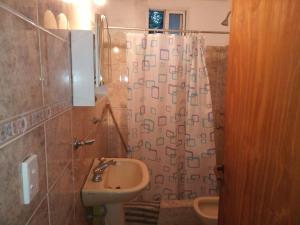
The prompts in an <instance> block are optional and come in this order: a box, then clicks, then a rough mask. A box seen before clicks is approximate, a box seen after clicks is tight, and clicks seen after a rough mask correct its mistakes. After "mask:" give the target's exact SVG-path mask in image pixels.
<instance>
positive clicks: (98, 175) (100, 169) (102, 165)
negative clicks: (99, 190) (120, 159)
mask: <svg viewBox="0 0 300 225" xmlns="http://www.w3.org/2000/svg"><path fill="white" fill-rule="evenodd" d="M116 163H117V162H116V160H113V159H111V160H109V161H107V162H105V158H101V159H100V162H99V164H98V165H97V166H96V167H95V168H94V170H93V172H94V175H93V181H94V182H100V181H102V175H103V173H104V171H105V169H106V168H108V167H109V166H111V165H116Z"/></svg>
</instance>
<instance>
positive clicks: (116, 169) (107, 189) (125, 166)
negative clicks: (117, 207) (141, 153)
mask: <svg viewBox="0 0 300 225" xmlns="http://www.w3.org/2000/svg"><path fill="white" fill-rule="evenodd" d="M111 159H113V160H115V161H116V162H117V163H116V165H111V166H109V167H108V168H107V169H106V170H105V171H104V173H103V176H102V181H101V182H94V181H92V178H93V169H94V168H95V167H96V166H97V165H98V164H99V160H98V159H95V160H94V163H93V166H92V168H91V170H90V173H89V175H88V177H87V180H86V182H85V184H84V186H83V188H82V191H81V194H82V200H83V204H84V205H85V206H100V205H104V204H112V203H122V202H126V201H129V200H131V199H133V198H134V197H136V196H137V195H138V194H139V193H140V192H141V191H142V190H143V189H145V187H146V186H147V185H148V183H149V173H148V168H147V166H146V165H145V164H144V163H143V162H142V161H139V160H136V159H127V158H107V159H106V161H108V160H111Z"/></svg>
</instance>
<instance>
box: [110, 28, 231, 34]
mask: <svg viewBox="0 0 300 225" xmlns="http://www.w3.org/2000/svg"><path fill="white" fill-rule="evenodd" d="M104 29H113V30H135V31H144V32H146V31H153V32H171V33H194V34H199V33H201V34H229V32H228V31H208V30H203V31H198V30H171V29H149V28H137V27H114V26H109V27H104Z"/></svg>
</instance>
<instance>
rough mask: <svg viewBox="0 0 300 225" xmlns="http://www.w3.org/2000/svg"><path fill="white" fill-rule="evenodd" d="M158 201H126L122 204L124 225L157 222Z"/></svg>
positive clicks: (142, 224) (141, 224)
mask: <svg viewBox="0 0 300 225" xmlns="http://www.w3.org/2000/svg"><path fill="white" fill-rule="evenodd" d="M159 210H160V202H128V203H125V204H124V211H125V221H126V225H144V224H155V225H157V223H158V217H159Z"/></svg>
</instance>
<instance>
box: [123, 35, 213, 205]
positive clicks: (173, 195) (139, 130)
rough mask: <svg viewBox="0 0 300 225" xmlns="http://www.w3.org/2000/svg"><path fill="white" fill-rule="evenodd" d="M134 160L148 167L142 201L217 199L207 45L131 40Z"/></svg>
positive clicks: (195, 39) (186, 39)
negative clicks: (147, 182) (148, 173)
mask: <svg viewBox="0 0 300 225" xmlns="http://www.w3.org/2000/svg"><path fill="white" fill-rule="evenodd" d="M127 66H128V75H129V84H128V126H129V140H128V143H129V149H130V157H132V158H136V159H140V160H142V161H144V162H145V163H146V164H147V166H148V168H149V171H150V184H149V186H148V188H147V189H146V190H145V191H144V192H143V194H142V197H143V199H144V200H160V199H188V198H194V197H197V196H207V195H215V194H216V178H215V176H214V173H213V167H214V166H215V163H216V162H215V144H214V128H213V116H212V115H213V114H212V105H211V95H210V86H209V81H208V74H207V69H206V66H205V59H204V39H203V38H202V37H199V36H196V35H188V36H179V35H167V34H147V35H145V34H132V33H131V34H127Z"/></svg>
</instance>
